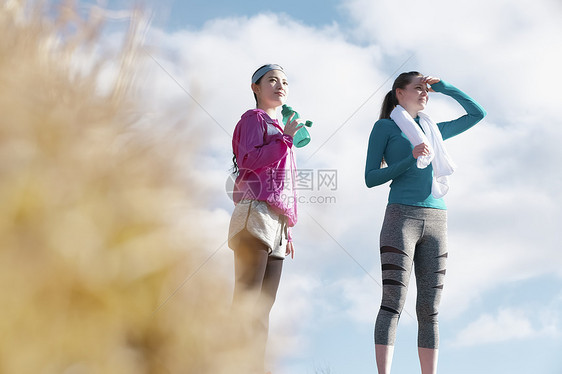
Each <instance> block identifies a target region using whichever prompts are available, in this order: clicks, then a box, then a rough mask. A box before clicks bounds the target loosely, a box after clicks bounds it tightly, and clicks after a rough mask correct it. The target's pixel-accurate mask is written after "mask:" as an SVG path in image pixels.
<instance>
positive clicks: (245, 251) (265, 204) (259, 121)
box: [228, 64, 303, 373]
mask: <svg viewBox="0 0 562 374" xmlns="http://www.w3.org/2000/svg"><path fill="white" fill-rule="evenodd" d="M252 91H253V92H254V97H255V99H256V104H257V105H256V106H257V107H256V109H251V110H248V111H247V112H246V113H244V114H243V115H242V118H241V119H240V121H239V122H238V124H237V125H236V128H235V130H234V136H233V139H232V150H233V153H234V158H233V161H234V169H235V172H236V173H237V174H238V176H237V178H236V182H235V186H234V193H233V199H234V203H235V204H236V206H235V208H234V212H233V214H232V218H231V221H230V228H229V236H228V245H229V247H230V248H232V249H233V250H234V271H235V284H234V297H233V309H234V310H235V311H238V312H240V310H243V312H245V313H251V314H252V316H251V317H252V318H251V322H252V329H251V338H252V340H253V341H254V342H255V344H256V345H255V348H254V349H255V352H256V363H257V367H256V368H254V370H255V373H260V372H261V373H263V372H264V356H265V345H266V342H267V335H268V329H269V313H270V311H271V308H272V306H273V303H274V301H275V296H276V294H277V289H278V286H279V281H280V279H281V271H282V267H283V259H284V258H285V256H287V255H291V257H293V256H294V251H295V248H294V246H293V242H292V237H291V229H290V228H291V227H292V226H294V225H295V224H296V222H297V205H296V194H295V190H294V177H295V173H296V163H295V157H294V153H293V151H294V147H293V136H294V135H295V133H296V132H297V131H298V130H299V129H300V128H301V127H302V123H303V121H302V120H301V119H299V120H294V121H293V120H292V117H291V119H289V121H287V125H286V126H285V127H284V128H283V127H281V126H280V124H279V122H278V120H277V119H276V117H277V116H276V113H277V109H278V108H279V107H281V106H282V105H283V104H284V103H285V102H286V100H287V96H288V93H289V83H288V81H287V76H286V75H285V73H284V71H283V69H282V68H281V66H279V65H275V64H269V65H264V66H262V67H260V68H259V69H258V70H257V71H256V72H255V73H254V74H253V76H252Z"/></svg>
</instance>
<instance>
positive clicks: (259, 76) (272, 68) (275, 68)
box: [252, 64, 284, 83]
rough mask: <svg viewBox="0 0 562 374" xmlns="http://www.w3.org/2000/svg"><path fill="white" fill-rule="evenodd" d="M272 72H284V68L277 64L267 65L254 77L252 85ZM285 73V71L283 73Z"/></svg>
mask: <svg viewBox="0 0 562 374" xmlns="http://www.w3.org/2000/svg"><path fill="white" fill-rule="evenodd" d="M271 70H281V71H283V68H282V67H281V66H279V65H277V64H267V65H264V66H262V67H261V68H259V69H258V70H257V71H256V72H255V73H254V75H252V83H256V82H257V81H259V80H260V78H261V77H263V76H264V75H265V74H267V72H268V71H271ZM283 73H284V71H283Z"/></svg>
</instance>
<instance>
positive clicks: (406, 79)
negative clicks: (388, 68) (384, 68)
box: [379, 71, 423, 119]
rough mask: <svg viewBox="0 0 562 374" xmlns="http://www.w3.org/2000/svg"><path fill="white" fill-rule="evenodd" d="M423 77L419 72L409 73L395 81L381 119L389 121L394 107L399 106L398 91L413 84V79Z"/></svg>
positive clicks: (382, 110)
mask: <svg viewBox="0 0 562 374" xmlns="http://www.w3.org/2000/svg"><path fill="white" fill-rule="evenodd" d="M422 76H423V75H421V74H420V73H419V72H417V71H409V72H407V73H402V74H400V75H399V76H398V77H397V78H396V80H395V81H394V84H393V85H392V90H390V91H389V92H388V93H387V94H386V96H385V97H384V100H383V102H382V107H381V113H380V117H379V119H383V118H388V119H389V118H390V113H392V110H393V109H394V107H395V106H396V105H398V104H399V103H398V99H397V98H396V89H397V88H402V89H403V88H406V86H407V85H408V84H410V83H411V82H412V78H414V77H422Z"/></svg>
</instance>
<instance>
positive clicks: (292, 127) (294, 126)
mask: <svg viewBox="0 0 562 374" xmlns="http://www.w3.org/2000/svg"><path fill="white" fill-rule="evenodd" d="M294 116H295V113H293V115H292V116H291V118H289V120H288V121H287V124H286V125H285V127H284V129H283V133H284V134H285V135H289V136H290V137H291V138H293V137H294V136H295V134H296V133H297V131H299V130H300V128H301V127H303V126H304V122H305V121H303V120H301V119H296V120H294V121H293V117H294Z"/></svg>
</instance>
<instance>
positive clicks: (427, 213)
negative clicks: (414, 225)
mask: <svg viewBox="0 0 562 374" xmlns="http://www.w3.org/2000/svg"><path fill="white" fill-rule="evenodd" d="M386 213H387V214H388V213H390V214H400V215H402V216H405V217H410V218H415V219H423V220H433V221H446V220H447V211H446V210H445V209H436V208H426V207H423V206H414V205H403V204H389V205H387V206H386Z"/></svg>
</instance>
